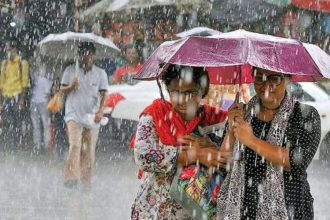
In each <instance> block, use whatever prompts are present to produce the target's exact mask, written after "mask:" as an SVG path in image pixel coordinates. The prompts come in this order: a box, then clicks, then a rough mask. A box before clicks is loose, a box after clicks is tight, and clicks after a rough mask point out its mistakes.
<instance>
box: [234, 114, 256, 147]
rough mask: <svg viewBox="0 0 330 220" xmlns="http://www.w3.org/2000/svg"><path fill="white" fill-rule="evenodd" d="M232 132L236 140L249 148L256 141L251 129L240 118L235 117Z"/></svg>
mask: <svg viewBox="0 0 330 220" xmlns="http://www.w3.org/2000/svg"><path fill="white" fill-rule="evenodd" d="M233 132H234V135H235V137H236V139H237V140H238V141H239V142H240V143H242V144H244V145H246V146H250V145H251V143H253V142H254V141H255V139H256V136H255V135H254V133H253V130H252V127H251V125H250V124H249V123H247V122H246V121H245V120H244V119H243V118H242V117H236V118H235V120H234V124H233Z"/></svg>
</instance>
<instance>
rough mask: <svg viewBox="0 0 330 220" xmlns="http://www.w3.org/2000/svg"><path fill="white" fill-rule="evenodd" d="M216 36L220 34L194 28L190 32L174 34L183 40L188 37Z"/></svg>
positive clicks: (215, 31) (212, 30)
mask: <svg viewBox="0 0 330 220" xmlns="http://www.w3.org/2000/svg"><path fill="white" fill-rule="evenodd" d="M218 34H221V32H220V31H217V30H214V29H211V28H208V27H195V28H192V29H190V30H187V31H183V32H180V33H178V34H176V36H177V37H179V38H184V37H188V36H211V35H218Z"/></svg>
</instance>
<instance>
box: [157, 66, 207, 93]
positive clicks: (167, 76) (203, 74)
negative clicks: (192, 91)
mask: <svg viewBox="0 0 330 220" xmlns="http://www.w3.org/2000/svg"><path fill="white" fill-rule="evenodd" d="M184 70H187V71H191V72H192V82H195V83H196V84H197V85H198V86H199V89H201V91H202V98H204V97H205V96H206V95H207V93H208V92H209V87H210V78H209V75H208V73H207V71H206V70H205V69H204V68H203V67H189V66H179V65H174V64H170V65H169V66H168V67H167V69H166V71H165V72H164V74H163V76H162V81H163V82H164V83H165V86H166V87H168V86H169V85H170V84H171V82H172V80H173V79H184V77H185V76H184V74H181V73H182V72H183V71H184Z"/></svg>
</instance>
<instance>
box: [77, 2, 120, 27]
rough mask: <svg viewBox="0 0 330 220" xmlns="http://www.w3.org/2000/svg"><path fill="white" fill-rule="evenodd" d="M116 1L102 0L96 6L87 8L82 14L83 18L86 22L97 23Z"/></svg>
mask: <svg viewBox="0 0 330 220" xmlns="http://www.w3.org/2000/svg"><path fill="white" fill-rule="evenodd" d="M114 1H115V0H102V1H100V2H98V3H96V4H95V5H93V6H91V7H89V8H87V9H86V10H85V11H83V13H82V18H83V19H84V21H90V22H92V21H95V20H96V19H97V18H102V17H103V15H104V14H105V12H106V10H107V8H108V7H109V6H110V5H111V3H112V2H114Z"/></svg>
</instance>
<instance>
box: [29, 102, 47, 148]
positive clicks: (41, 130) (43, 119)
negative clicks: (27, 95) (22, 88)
mask: <svg viewBox="0 0 330 220" xmlns="http://www.w3.org/2000/svg"><path fill="white" fill-rule="evenodd" d="M31 121H32V126H33V143H34V147H36V148H37V150H46V149H48V146H49V143H50V116H49V113H48V111H47V103H46V102H42V103H34V102H31Z"/></svg>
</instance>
